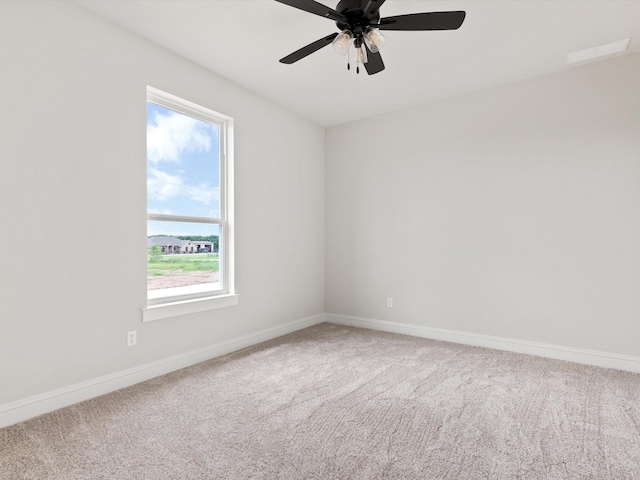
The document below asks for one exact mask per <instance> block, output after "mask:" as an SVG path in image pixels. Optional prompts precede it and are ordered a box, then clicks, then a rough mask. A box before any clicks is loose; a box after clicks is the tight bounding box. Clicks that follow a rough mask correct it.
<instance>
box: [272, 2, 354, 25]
mask: <svg viewBox="0 0 640 480" xmlns="http://www.w3.org/2000/svg"><path fill="white" fill-rule="evenodd" d="M276 2H280V3H283V4H285V5H289V6H290V7H294V8H299V9H300V10H304V11H305V12H309V13H314V14H316V15H320V16H321V17H325V18H329V19H331V20H333V21H335V22H345V23H348V22H349V21H348V20H347V17H345V16H344V15H343V14H341V13H340V12H336V11H335V10H334V9H333V8H329V7H327V6H326V5H322V4H321V3H318V2H315V1H314V0H276Z"/></svg>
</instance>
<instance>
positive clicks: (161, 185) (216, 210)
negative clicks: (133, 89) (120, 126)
mask: <svg viewBox="0 0 640 480" xmlns="http://www.w3.org/2000/svg"><path fill="white" fill-rule="evenodd" d="M219 197H220V127H219V126H218V125H215V124H212V123H208V122H204V121H202V120H198V119H195V118H193V117H190V116H188V115H184V114H182V113H178V112H175V111H173V110H170V109H167V108H164V107H160V106H158V105H155V104H153V103H149V102H147V212H148V213H163V214H166V215H186V216H191V217H208V218H211V217H213V218H218V217H219V216H220V199H219Z"/></svg>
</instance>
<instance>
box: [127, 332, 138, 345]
mask: <svg viewBox="0 0 640 480" xmlns="http://www.w3.org/2000/svg"><path fill="white" fill-rule="evenodd" d="M136 343H138V340H137V338H136V331H135V330H132V331H131V332H127V347H133V346H134V345H135V344H136Z"/></svg>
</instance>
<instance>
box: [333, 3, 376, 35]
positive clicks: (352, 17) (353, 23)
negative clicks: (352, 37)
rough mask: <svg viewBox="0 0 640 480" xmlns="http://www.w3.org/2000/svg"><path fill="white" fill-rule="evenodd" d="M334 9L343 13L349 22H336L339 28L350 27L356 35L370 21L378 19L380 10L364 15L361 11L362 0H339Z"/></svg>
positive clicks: (373, 21)
mask: <svg viewBox="0 0 640 480" xmlns="http://www.w3.org/2000/svg"><path fill="white" fill-rule="evenodd" d="M336 10H337V11H338V12H340V13H341V14H343V15H344V16H345V17H347V19H348V20H349V23H344V22H336V25H337V26H338V28H339V29H340V30H345V29H350V30H352V31H353V33H354V34H356V35H358V34H360V33H362V31H364V29H365V28H366V27H367V26H369V25H370V24H372V23H374V24H375V23H378V21H379V20H380V12H379V11H378V10H374V11H371V12H369V13H368V14H367V15H366V16H365V15H364V12H363V11H362V0H340V2H339V3H338V6H337V7H336Z"/></svg>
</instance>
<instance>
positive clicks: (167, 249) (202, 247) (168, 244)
mask: <svg viewBox="0 0 640 480" xmlns="http://www.w3.org/2000/svg"><path fill="white" fill-rule="evenodd" d="M153 245H158V246H159V247H160V249H161V250H162V253H212V252H213V243H212V242H205V241H196V240H181V239H179V238H176V237H165V236H159V237H149V238H147V249H149V248H151V247H152V246H153Z"/></svg>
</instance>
